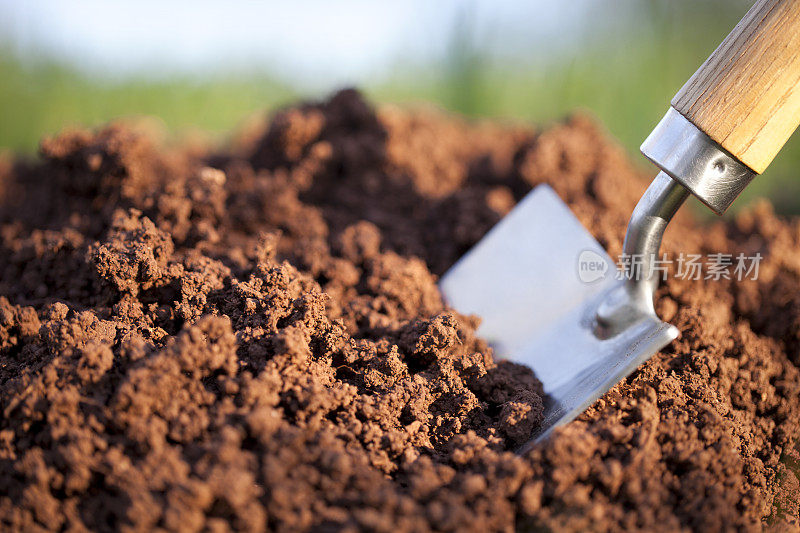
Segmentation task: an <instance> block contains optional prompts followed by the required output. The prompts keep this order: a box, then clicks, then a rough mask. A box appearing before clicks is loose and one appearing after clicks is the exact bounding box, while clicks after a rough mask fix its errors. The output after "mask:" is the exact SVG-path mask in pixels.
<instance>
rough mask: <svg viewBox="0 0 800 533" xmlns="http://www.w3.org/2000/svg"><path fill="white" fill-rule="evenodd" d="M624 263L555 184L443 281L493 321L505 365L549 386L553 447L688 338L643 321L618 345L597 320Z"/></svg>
mask: <svg viewBox="0 0 800 533" xmlns="http://www.w3.org/2000/svg"><path fill="white" fill-rule="evenodd" d="M619 278H620V276H618V275H617V270H616V267H615V263H614V261H612V260H611V258H610V257H609V256H608V254H607V253H606V252H605V250H603V248H602V247H601V246H600V245H599V244H598V243H597V241H595V240H594V238H593V237H592V236H591V235H590V234H589V232H587V231H586V229H585V228H584V227H583V226H582V225H581V223H580V222H579V221H578V219H577V218H575V216H574V215H573V214H572V212H571V211H570V210H569V207H567V205H566V204H564V202H563V201H562V200H561V199H560V198H559V197H558V195H557V194H556V193H555V191H553V189H551V188H550V187H548V186H546V185H540V186H538V187H536V188H535V189H534V190H533V191H531V192H530V193H529V194H528V195H527V196H526V197H525V198H524V199H523V200H522V201H521V202H520V203H519V204H518V205H517V206H516V207H515V208H514V209H513V210H512V211H511V213H509V214H508V215H507V216H506V217H505V218H503V220H501V221H500V222H499V223H498V224H497V225H496V226H495V227H494V228H492V230H491V231H490V232H489V233H487V234H486V236H484V238H483V239H481V241H480V242H479V243H478V244H476V245H475V246H474V247H473V248H472V249H471V250H470V251H469V252H468V253H467V254H466V255H464V257H462V258H461V259H460V260H459V261H458V263H456V264H455V265H454V266H453V267H452V268H451V269H450V270H449V271H448V272H447V273H446V274H445V275H444V276H443V277H442V280H441V282H440V284H439V287H440V289H441V291H442V293H443V294H444V296H445V299H446V300H447V302H448V303H449V304H450V305H451V306H452V307H453V308H455V309H456V310H458V311H459V312H461V313H465V314H476V315H479V316H480V317H481V318H482V319H483V321H482V323H481V325H480V327H479V329H478V334H479V335H481V336H483V337H484V338H485V339H487V341H488V342H489V343H490V344H491V345H492V346H493V347H494V349H495V354H496V355H497V356H499V357H500V358H504V359H510V360H512V361H514V362H517V363H521V364H524V365H527V366H529V367H530V368H532V369H533V371H534V372H535V374H536V377H537V378H538V379H539V380H540V381H541V382H542V384H543V385H544V392H545V394H546V398H545V413H544V422H543V424H542V425H541V426H540V428H539V430H538V431H537V433H536V434H535V435H534V437H533V438H532V439H531V442H529V443H528V445H526V447H528V446H530V445H531V444H533V443H535V442H538V441H540V440H543V439H544V438H546V437H547V436H548V435H549V434H550V432H551V431H552V430H553V429H554V428H556V427H557V426H559V425H562V424H566V423H567V422H569V421H571V420H573V419H574V418H575V417H576V416H578V415H579V414H581V413H582V412H583V411H584V410H585V409H586V408H587V407H589V406H590V405H591V404H592V403H593V402H594V401H595V400H597V399H598V398H599V397H600V396H602V395H603V394H605V393H606V392H607V391H608V390H609V389H610V388H611V387H613V386H614V385H616V384H617V383H618V382H619V381H620V380H622V379H623V378H625V377H626V376H628V375H629V374H630V373H631V372H633V371H634V370H635V369H636V367H638V366H639V365H640V364H641V363H643V362H645V361H646V360H647V359H649V358H650V357H651V356H652V355H653V354H654V353H656V352H657V351H658V350H660V349H661V348H663V347H664V346H666V345H667V344H669V343H670V342H671V341H673V340H674V339H675V338H676V337H677V336H678V330H677V329H676V328H675V327H674V326H672V325H670V324H667V323H665V322H662V321H660V320H659V319H658V318H657V317H656V316H654V315H651V314H642V316H641V317H638V318H637V319H636V320H634V321H633V322H632V323H631V324H630V326H629V327H627V328H626V329H624V330H623V331H621V332H620V333H618V334H616V335H614V336H613V337H610V338H600V336H598V335H597V334H596V333H595V318H594V317H595V313H596V309H597V307H598V305H599V304H600V302H601V301H602V300H603V298H604V297H605V295H606V294H607V293H608V292H609V291H611V290H614V289H615V288H616V287H617V286H618V285H620V284H622V283H623V281H622V280H621V279H619Z"/></svg>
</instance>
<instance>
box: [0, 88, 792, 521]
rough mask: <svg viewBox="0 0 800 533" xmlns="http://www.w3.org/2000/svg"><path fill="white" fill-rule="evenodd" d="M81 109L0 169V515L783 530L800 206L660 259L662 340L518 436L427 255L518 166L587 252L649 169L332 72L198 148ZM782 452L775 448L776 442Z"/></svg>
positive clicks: (607, 237) (755, 213)
mask: <svg viewBox="0 0 800 533" xmlns="http://www.w3.org/2000/svg"><path fill="white" fill-rule="evenodd" d="M151 138H152V136H151V135H148V134H147V132H141V131H137V130H136V129H135V128H131V127H129V126H124V125H110V126H108V127H106V128H104V129H102V130H100V131H98V132H85V131H73V132H65V133H63V134H61V135H59V136H58V137H56V138H53V139H49V140H45V141H43V143H42V147H41V160H40V161H39V162H35V163H26V162H22V161H17V160H13V159H9V158H6V159H3V160H0V224H1V226H0V231H2V233H1V235H2V240H0V244H1V245H2V250H0V295H2V296H0V412H1V413H2V419H1V420H0V524H2V525H3V528H4V529H11V530H35V529H41V530H64V529H69V530H76V531H77V530H80V529H82V528H84V527H85V528H89V529H93V530H112V529H119V528H121V527H125V528H128V529H131V530H152V529H154V528H163V529H167V530H184V531H195V530H200V529H203V528H206V529H210V530H218V531H222V530H226V529H237V530H252V531H260V530H279V531H295V530H307V529H326V530H327V529H337V530H338V529H348V530H357V529H365V530H379V531H395V530H414V531H421V530H428V529H436V530H487V529H489V530H512V529H514V528H515V527H516V528H517V529H545V530H546V529H558V530H561V529H569V530H584V529H594V530H605V529H619V528H624V529H629V530H636V529H642V530H648V531H653V530H670V531H672V530H680V529H696V530H726V529H749V530H757V529H760V528H761V527H762V526H763V525H765V524H773V525H777V526H788V525H789V524H792V523H794V524H795V525H797V517H798V480H797V479H796V477H795V475H794V474H793V473H792V470H791V468H787V466H786V465H789V466H793V467H794V468H795V471H797V468H798V467H800V457H798V454H797V453H796V452H794V451H792V449H791V446H792V441H793V439H794V438H795V437H796V436H797V434H798V425H799V423H800V422H799V415H800V375H799V373H798V368H797V366H796V365H798V364H800V356H798V350H799V349H800V296H798V295H800V221H798V220H796V219H791V220H782V219H779V218H778V217H776V216H775V215H774V214H773V213H772V211H771V209H770V207H769V206H768V205H767V204H761V205H759V206H758V207H756V208H754V209H752V210H750V211H748V212H747V213H745V214H743V215H741V216H739V217H738V218H737V219H736V220H735V221H733V222H730V223H717V224H715V225H713V226H712V227H707V228H701V227H700V226H698V225H697V224H696V223H694V222H693V221H692V220H691V219H690V218H689V216H688V215H686V214H683V215H682V216H679V217H678V219H677V220H676V221H675V222H674V224H673V226H672V227H671V229H670V230H669V231H668V233H667V237H666V240H665V245H664V246H665V250H666V251H667V252H671V253H677V252H680V251H683V252H697V251H700V252H715V251H722V252H731V253H736V252H738V251H744V252H747V253H749V254H752V253H754V252H756V251H758V252H760V253H762V255H764V257H765V259H764V261H763V262H762V264H761V272H760V277H759V279H758V280H757V281H749V282H691V281H680V280H670V281H669V282H668V283H667V284H666V286H665V287H663V288H662V289H661V290H660V291H659V298H658V301H659V312H660V313H661V316H662V317H663V318H665V319H667V320H669V321H671V322H672V323H674V324H675V325H677V326H678V327H679V328H680V330H681V331H682V337H681V338H680V339H679V340H678V341H676V342H675V343H673V344H672V345H671V346H669V347H668V348H667V349H666V350H665V351H664V352H662V353H660V354H658V355H656V356H655V357H654V358H653V359H652V360H651V361H650V362H648V363H647V364H645V365H643V366H642V367H641V368H640V369H639V370H638V371H637V372H636V373H635V374H634V375H633V376H631V377H630V378H629V379H627V380H626V381H625V382H623V383H622V384H620V385H619V386H617V387H616V388H615V389H614V390H612V391H611V392H610V393H608V394H607V395H606V396H605V397H604V398H602V399H601V400H600V401H598V402H597V403H596V404H595V405H594V406H593V407H592V408H591V409H590V410H589V411H588V412H587V413H585V414H584V415H583V416H581V417H580V419H579V420H578V421H576V422H574V423H572V424H571V425H569V426H567V427H566V428H565V429H564V430H563V431H561V432H560V433H559V434H558V435H557V436H556V437H555V438H553V439H552V440H551V441H550V442H549V443H548V444H547V445H546V446H544V447H542V448H539V449H537V450H535V451H533V452H531V453H530V454H529V455H528V456H526V457H518V456H516V455H514V454H513V453H511V452H510V451H509V450H511V449H513V448H514V447H515V446H516V445H518V444H520V443H522V442H524V441H525V440H526V439H527V437H528V435H529V434H530V433H531V432H532V430H533V429H534V428H535V427H536V425H537V424H538V422H539V420H540V417H541V412H542V402H541V397H540V391H541V389H540V387H539V385H538V382H537V381H536V380H535V378H534V377H533V376H532V375H531V373H530V372H529V371H527V370H525V369H524V368H522V367H517V366H514V365H511V364H507V363H500V364H497V363H495V362H493V359H492V354H491V350H490V349H489V348H487V346H486V344H485V343H484V342H483V341H482V340H480V339H478V338H476V337H475V335H474V330H475V327H476V325H477V319H475V318H470V317H464V316H460V315H458V314H457V313H455V312H454V311H452V310H450V309H448V308H447V307H446V306H444V305H443V303H442V301H441V298H440V295H439V293H438V291H437V289H436V285H435V283H436V275H438V274H441V273H442V272H443V271H445V270H446V269H447V267H448V266H449V265H451V264H452V263H453V262H454V261H455V260H456V259H457V258H458V257H459V256H460V255H461V254H462V253H464V251H466V250H467V249H468V248H469V247H470V246H472V244H474V243H475V242H476V241H477V240H478V239H480V237H481V236H482V235H483V234H484V233H485V232H486V231H487V230H488V229H489V228H490V227H491V226H492V225H493V224H494V223H495V222H496V221H497V220H499V219H500V218H501V217H502V216H503V215H504V214H505V213H507V212H508V211H509V210H510V209H511V208H512V207H513V205H514V203H515V202H516V201H517V200H518V199H519V198H521V197H522V196H523V195H524V194H525V193H526V192H527V191H528V190H530V188H531V187H532V186H534V185H536V184H539V183H543V182H547V183H550V184H551V185H552V186H553V187H554V188H555V189H556V190H557V191H558V193H559V194H560V195H561V197H562V198H563V199H564V200H565V201H567V203H569V205H570V207H571V208H572V209H573V211H574V212H575V213H576V215H577V216H578V217H579V218H580V219H581V221H582V222H583V223H584V224H585V225H586V227H588V228H590V229H591V230H592V232H593V233H594V234H595V235H596V237H597V238H598V239H599V240H600V242H601V243H602V244H603V245H605V246H606V247H607V248H608V249H609V251H610V252H611V253H612V254H617V253H619V251H620V247H621V238H622V236H623V232H624V228H625V224H626V221H627V218H628V216H629V214H630V211H631V209H632V207H633V205H634V204H635V202H636V200H637V199H638V197H639V195H640V194H641V192H642V191H643V189H644V187H645V185H646V182H645V181H644V179H643V176H641V175H640V174H639V172H638V171H637V170H634V169H633V168H632V167H631V165H630V163H628V162H627V160H626V158H625V157H624V155H623V154H622V152H621V150H620V149H619V148H618V147H617V146H616V145H615V144H614V143H613V142H611V141H609V140H608V139H607V137H606V136H605V135H604V134H603V132H602V131H600V130H599V129H598V128H597V127H596V126H595V125H593V124H592V123H591V122H590V121H588V120H586V119H584V118H580V117H578V118H573V119H570V120H567V121H565V122H563V123H561V124H558V125H555V126H553V127H551V128H549V129H547V130H544V131H541V132H535V131H532V130H530V129H528V128H527V127H517V126H509V125H496V124H470V123H466V122H463V121H461V120H459V119H456V118H452V117H448V116H444V115H441V114H438V113H436V112H432V111H419V112H408V111H400V110H396V109H392V108H385V109H382V110H379V111H378V112H375V111H374V110H373V109H372V108H371V107H370V106H369V105H367V104H366V103H365V102H364V101H363V100H362V99H361V97H360V96H359V95H358V94H357V93H355V92H353V91H344V92H341V93H339V94H337V95H335V96H334V97H333V98H332V99H331V100H329V101H327V102H324V103H321V104H313V105H311V104H310V105H303V106H298V107H295V108H292V109H287V110H285V111H283V112H281V113H279V114H278V115H277V116H276V117H274V119H273V120H272V121H271V123H270V124H269V125H268V127H266V128H265V131H264V133H263V135H257V136H254V137H252V138H250V139H245V138H243V139H242V140H241V141H240V142H239V143H238V144H237V145H236V146H234V147H233V148H232V149H230V150H228V151H226V152H224V153H217V152H212V151H208V150H201V149H197V148H196V147H195V148H191V149H189V148H176V147H162V146H156V145H154V143H153V142H152V141H151V140H150V139H151ZM782 456H783V457H782Z"/></svg>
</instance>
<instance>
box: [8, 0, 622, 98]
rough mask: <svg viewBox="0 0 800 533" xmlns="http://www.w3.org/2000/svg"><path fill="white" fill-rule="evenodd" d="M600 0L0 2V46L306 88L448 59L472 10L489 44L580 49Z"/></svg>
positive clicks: (128, 68) (96, 65) (88, 63)
mask: <svg viewBox="0 0 800 533" xmlns="http://www.w3.org/2000/svg"><path fill="white" fill-rule="evenodd" d="M619 1H620V2H622V3H629V2H630V0H619ZM599 3H601V2H599V0H594V2H593V1H592V0H572V1H570V2H553V1H552V0H530V1H526V0H472V1H459V0H433V1H431V0H408V1H400V2H398V1H381V0H373V1H369V0H343V1H323V0H299V1H277V2H254V1H246V0H231V1H227V2H220V1H212V0H193V1H179V0H136V1H115V0H84V1H80V2H79V1H67V0H38V1H20V0H0V44H2V43H3V41H5V43H6V44H8V43H10V44H11V45H12V46H13V47H14V49H15V50H16V51H17V52H18V53H21V54H23V55H25V54H38V53H44V54H47V55H49V56H53V57H56V58H58V59H61V60H65V61H67V62H70V63H72V64H75V65H77V66H78V67H80V68H82V69H84V70H86V71H88V72H90V73H92V74H101V75H104V76H111V77H114V76H119V75H126V74H129V73H140V72H146V73H150V74H155V75H163V74H165V73H167V74H171V73H180V74H184V73H189V74H202V72H203V71H204V70H207V69H214V70H220V69H222V70H226V69H230V70H246V69H260V70H270V71H271V72H273V73H277V74H278V75H280V76H282V77H284V78H286V79H288V80H289V81H294V82H296V83H301V84H310V85H315V84H317V83H321V82H322V80H324V83H325V84H326V85H327V84H331V83H333V84H344V83H363V82H368V81H370V80H373V79H374V78H375V77H381V76H385V75H387V74H389V70H390V69H391V68H392V67H393V66H395V65H398V64H412V65H413V64H415V63H426V64H430V63H431V62H435V61H436V60H437V59H439V58H441V57H442V56H443V55H444V54H445V53H446V50H447V48H448V44H449V43H450V39H451V37H452V33H453V28H454V25H455V24H456V21H458V20H461V19H463V15H464V14H466V13H469V14H470V15H471V19H472V20H473V28H474V35H475V36H476V39H477V42H478V43H479V44H480V46H481V47H482V48H485V49H487V50H490V51H491V52H492V53H494V54H498V55H502V54H507V53H513V52H515V51H516V52H519V50H539V51H540V53H541V55H542V56H546V55H548V54H549V53H551V52H553V51H558V50H560V49H565V48H569V47H570V46H574V45H575V42H574V41H575V39H576V36H580V35H581V34H582V31H581V30H582V28H583V27H584V26H583V25H585V24H587V20H589V19H590V17H591V11H592V9H591V6H592V5H595V6H596V5H597V4H599ZM534 55H535V54H534ZM530 59H531V60H533V61H535V60H536V58H535V57H531V58H530Z"/></svg>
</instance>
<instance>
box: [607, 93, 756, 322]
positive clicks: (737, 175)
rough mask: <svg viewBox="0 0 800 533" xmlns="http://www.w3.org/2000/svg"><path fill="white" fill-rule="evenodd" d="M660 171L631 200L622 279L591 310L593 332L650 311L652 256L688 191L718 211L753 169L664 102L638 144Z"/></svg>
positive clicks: (653, 274)
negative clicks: (662, 111)
mask: <svg viewBox="0 0 800 533" xmlns="http://www.w3.org/2000/svg"><path fill="white" fill-rule="evenodd" d="M642 153H643V154H644V155H645V156H646V157H647V158H648V159H650V160H651V161H652V162H653V163H655V164H656V165H658V166H659V167H660V168H661V169H662V171H661V172H659V174H658V176H656V178H655V179H654V180H653V182H652V183H651V184H650V187H648V189H647V191H645V193H644V196H642V199H641V200H639V203H638V204H637V205H636V208H635V209H634V210H633V215H631V220H630V222H629V223H628V231H627V233H626V234H625V244H624V246H623V253H624V256H625V259H626V261H627V262H626V265H625V266H626V272H625V278H626V281H625V283H623V284H622V285H620V286H618V287H615V288H614V289H613V290H611V291H610V292H609V294H608V296H607V297H606V299H605V300H604V301H603V303H602V304H601V305H600V307H599V308H598V311H597V324H598V331H597V334H598V335H601V336H606V337H609V336H613V335H616V334H617V333H619V332H620V331H623V330H624V329H625V328H627V327H628V326H630V325H631V324H632V323H634V322H635V321H636V320H638V319H639V318H641V316H642V315H643V314H647V315H655V309H654V307H653V293H654V292H655V290H656V288H657V287H658V274H659V273H660V271H659V270H658V269H656V268H655V266H656V265H655V261H657V260H658V259H659V257H658V250H659V248H660V246H661V238H662V236H663V235H664V230H665V229H666V227H667V224H669V221H670V220H672V217H673V216H674V215H675V212H676V211H677V210H678V208H680V206H681V205H682V204H683V202H684V201H685V200H686V198H687V197H688V196H689V193H690V192H691V193H692V194H694V195H695V196H697V198H698V199H700V201H702V202H703V203H704V204H706V205H707V206H708V207H710V208H711V209H713V210H714V211H715V212H716V213H717V214H722V213H724V212H725V210H726V209H727V208H728V206H730V204H731V203H732V202H733V201H734V200H735V199H736V197H737V196H738V195H739V193H740V192H741V191H742V190H743V189H744V188H745V187H746V186H747V184H748V183H750V181H751V180H752V179H753V177H754V176H755V173H754V172H753V171H752V170H751V169H750V168H748V167H747V166H746V165H744V164H743V163H742V162H740V161H739V160H737V159H736V158H735V157H733V156H732V155H731V154H729V153H728V152H726V151H725V149H723V148H722V147H721V146H720V145H719V144H717V143H716V142H714V140H712V139H711V138H710V137H709V136H708V135H706V134H705V133H703V131H701V130H700V129H699V128H697V126H695V125H694V124H692V123H691V122H690V121H689V120H688V119H687V118H686V117H684V116H683V115H681V114H680V113H678V112H677V111H676V110H675V109H673V108H670V109H669V111H667V114H666V115H664V118H662V119H661V122H659V123H658V125H657V126H656V128H655V129H654V130H653V132H652V133H651V134H650V135H649V136H648V137H647V139H646V140H645V142H644V143H643V144H642Z"/></svg>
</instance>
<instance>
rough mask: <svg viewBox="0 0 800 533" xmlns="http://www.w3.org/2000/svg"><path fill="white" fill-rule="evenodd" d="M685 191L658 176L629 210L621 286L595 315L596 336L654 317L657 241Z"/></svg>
mask: <svg viewBox="0 0 800 533" xmlns="http://www.w3.org/2000/svg"><path fill="white" fill-rule="evenodd" d="M688 196H689V191H688V190H687V189H686V187H684V186H683V185H681V184H680V183H678V182H677V181H675V180H673V179H672V178H670V177H669V176H668V175H667V174H666V173H664V172H659V173H658V176H656V178H655V179H654V180H653V182H652V183H651V184H650V186H649V187H648V188H647V190H646V191H645V193H644V195H643V196H642V198H641V200H639V203H638V204H636V208H635V209H634V210H633V214H632V215H631V219H630V222H628V231H627V232H626V234H625V243H624V244H623V247H622V251H623V256H624V258H625V261H626V263H625V266H626V272H625V282H624V283H623V284H622V285H620V286H618V287H616V288H615V289H614V290H613V291H611V293H610V294H609V295H608V297H607V298H606V299H605V300H604V301H603V303H602V304H601V305H600V307H599V309H598V311H597V321H598V325H599V326H600V330H601V331H598V334H601V335H602V336H613V335H615V334H617V333H619V332H620V331H622V330H624V329H626V328H627V327H628V326H629V325H630V324H632V323H633V322H635V321H636V320H637V319H638V318H639V317H640V316H641V315H642V314H648V315H655V308H654V306H653V293H654V292H655V290H656V288H657V287H658V278H659V271H658V270H657V269H656V268H655V266H656V265H655V264H654V262H655V261H657V260H658V259H659V254H658V251H659V248H660V247H661V238H662V237H663V236H664V230H665V229H666V228H667V224H669V221H670V220H672V217H673V216H675V213H676V212H677V211H678V209H679V208H680V206H681V205H683V202H684V201H685V200H686V198H687V197H688Z"/></svg>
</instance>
